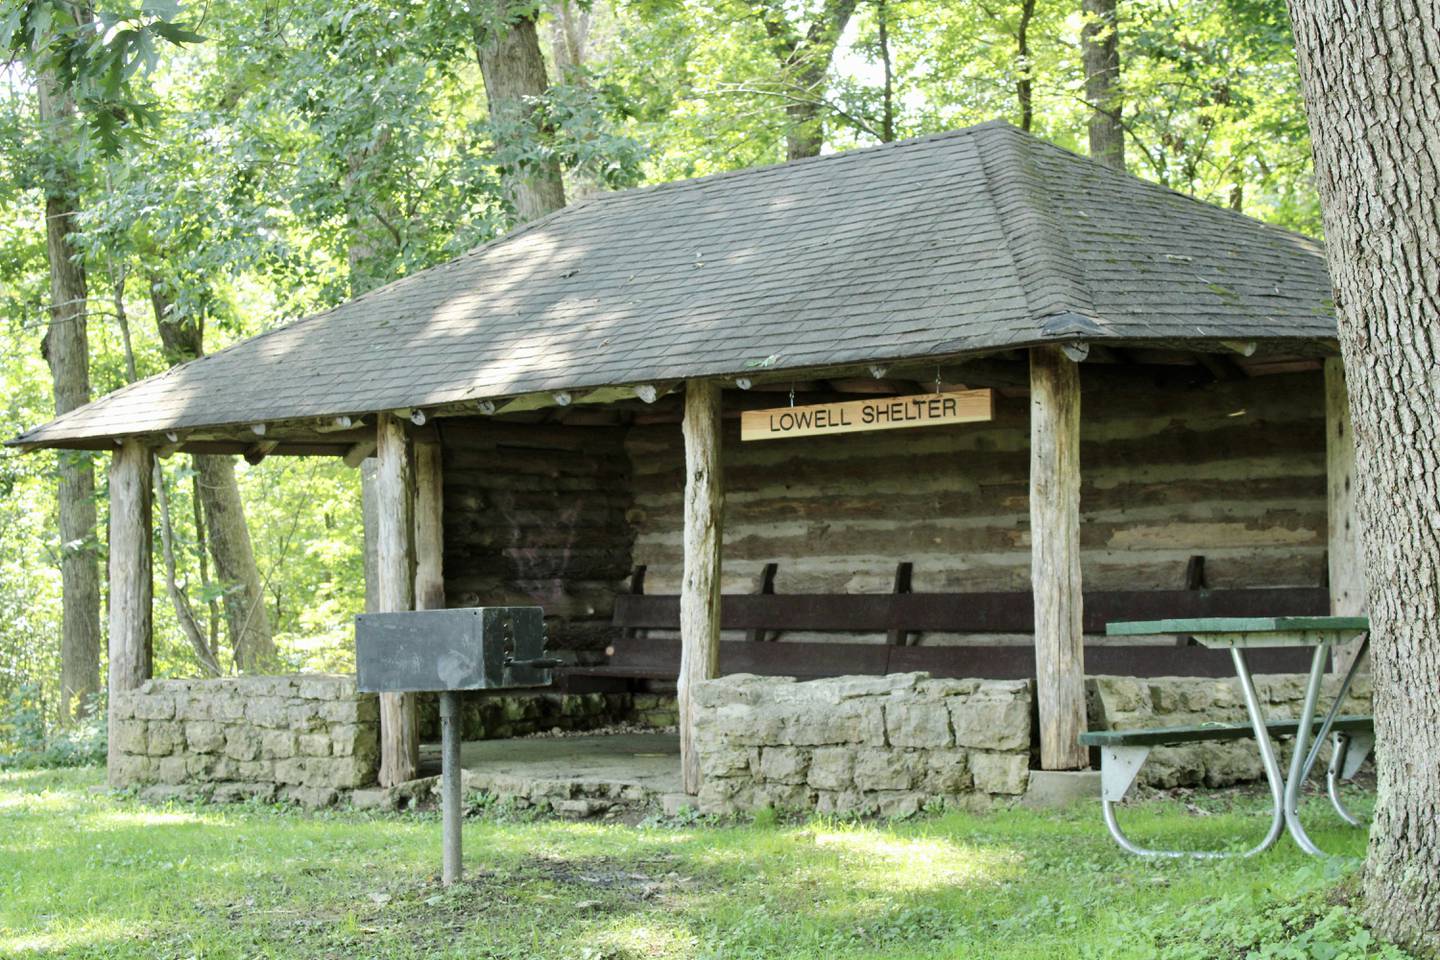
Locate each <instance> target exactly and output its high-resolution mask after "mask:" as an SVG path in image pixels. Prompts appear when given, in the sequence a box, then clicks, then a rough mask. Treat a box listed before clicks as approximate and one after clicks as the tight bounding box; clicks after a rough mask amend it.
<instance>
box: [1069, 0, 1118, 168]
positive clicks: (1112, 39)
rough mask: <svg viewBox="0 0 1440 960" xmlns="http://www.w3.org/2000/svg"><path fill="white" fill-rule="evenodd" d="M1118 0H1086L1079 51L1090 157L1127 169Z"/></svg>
mask: <svg viewBox="0 0 1440 960" xmlns="http://www.w3.org/2000/svg"><path fill="white" fill-rule="evenodd" d="M1115 4H1116V0H1084V3H1083V10H1084V14H1085V26H1084V27H1083V28H1081V31H1080V54H1081V59H1082V60H1083V62H1084V65H1085V100H1086V101H1087V102H1088V103H1089V104H1090V156H1092V157H1094V158H1095V159H1096V160H1099V161H1100V162H1101V163H1104V164H1106V165H1108V166H1112V167H1114V168H1115V169H1117V170H1124V169H1125V128H1124V127H1122V126H1121V125H1120V114H1121V109H1122V107H1123V99H1122V98H1121V95H1120V33H1119V21H1118V20H1117V18H1116V17H1117V15H1116V10H1115Z"/></svg>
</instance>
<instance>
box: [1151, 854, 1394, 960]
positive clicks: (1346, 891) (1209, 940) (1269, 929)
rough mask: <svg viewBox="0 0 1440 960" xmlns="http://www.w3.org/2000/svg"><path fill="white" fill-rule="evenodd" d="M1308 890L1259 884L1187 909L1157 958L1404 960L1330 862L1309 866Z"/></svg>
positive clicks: (1350, 879)
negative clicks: (1379, 936)
mask: <svg viewBox="0 0 1440 960" xmlns="http://www.w3.org/2000/svg"><path fill="white" fill-rule="evenodd" d="M1303 872H1304V873H1305V875H1306V879H1307V881H1308V883H1307V887H1308V889H1306V890H1305V892H1304V893H1302V894H1301V895H1299V896H1298V897H1296V896H1286V895H1282V894H1278V893H1277V892H1276V891H1274V890H1273V889H1270V888H1268V887H1266V886H1260V887H1259V888H1258V889H1249V890H1244V891H1239V892H1233V893H1229V894H1227V895H1224V896H1221V897H1218V898H1216V899H1213V900H1206V901H1204V902H1201V903H1198V904H1194V905H1191V906H1189V907H1187V908H1186V909H1185V910H1184V911H1182V912H1181V913H1180V915H1179V916H1178V917H1177V918H1176V919H1175V922H1174V925H1173V927H1172V928H1171V929H1169V930H1166V931H1165V932H1164V934H1163V935H1162V936H1161V938H1160V940H1161V950H1160V952H1159V954H1158V955H1157V956H1158V957H1159V958H1160V960H1208V958H1211V957H1245V958H1247V960H1370V958H1376V960H1403V958H1404V957H1405V953H1404V951H1402V950H1400V949H1399V948H1398V947H1395V946H1393V945H1390V944H1385V943H1381V942H1379V941H1377V940H1376V939H1375V937H1374V936H1373V935H1372V934H1371V933H1370V931H1369V930H1367V929H1366V928H1365V926H1364V924H1363V923H1361V921H1360V917H1359V915H1358V914H1357V913H1356V912H1355V910H1354V909H1352V908H1351V903H1352V901H1353V900H1354V893H1355V887H1356V883H1355V879H1356V878H1355V877H1354V876H1353V875H1351V874H1350V873H1349V871H1348V870H1347V869H1344V868H1341V867H1339V866H1338V865H1337V864H1334V863H1330V864H1324V865H1319V866H1308V867H1307V868H1306V869H1305V870H1304V871H1303Z"/></svg>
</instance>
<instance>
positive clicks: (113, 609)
mask: <svg viewBox="0 0 1440 960" xmlns="http://www.w3.org/2000/svg"><path fill="white" fill-rule="evenodd" d="M150 460H151V457H150V450H149V448H147V447H146V446H145V445H144V444H141V443H139V442H138V441H135V440H126V441H125V442H124V443H123V444H122V445H121V446H120V449H118V450H116V451H115V459H114V460H113V461H112V462H111V464H110V543H109V547H110V677H109V687H110V704H111V710H110V720H109V723H110V749H109V756H108V761H109V767H110V769H111V770H112V771H113V770H114V769H115V761H116V759H117V756H118V751H117V749H116V746H115V743H116V738H115V719H114V718H115V711H114V703H115V697H116V694H118V693H122V692H123V691H126V690H134V689H135V688H136V687H138V686H140V685H141V684H142V683H144V682H145V681H146V680H149V679H150V675H151V673H152V671H153V668H154V660H153V653H152V650H151V624H152V620H151V607H150V602H151V597H152V580H151V570H150V538H151V516H150V495H151V486H150Z"/></svg>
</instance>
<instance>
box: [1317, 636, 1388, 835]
mask: <svg viewBox="0 0 1440 960" xmlns="http://www.w3.org/2000/svg"><path fill="white" fill-rule="evenodd" d="M1369 648H1370V634H1369V633H1368V632H1367V633H1366V634H1365V636H1364V638H1362V639H1361V641H1360V647H1359V649H1358V650H1356V651H1355V658H1354V659H1353V660H1351V661H1350V669H1349V670H1347V671H1345V679H1343V680H1341V681H1340V689H1339V691H1337V692H1336V694H1335V702H1334V703H1332V704H1331V705H1330V709H1329V711H1328V712H1326V714H1325V720H1324V722H1323V723H1321V724H1320V729H1319V730H1318V731H1316V733H1315V742H1314V745H1313V746H1311V748H1310V752H1309V753H1308V754H1306V756H1305V769H1304V771H1303V772H1302V773H1301V775H1300V778H1301V780H1302V781H1303V780H1308V779H1310V770H1311V769H1312V768H1313V767H1314V766H1315V761H1316V760H1318V759H1320V748H1321V747H1322V746H1324V744H1325V738H1326V737H1328V736H1329V735H1330V728H1331V727H1332V726H1333V725H1334V723H1335V718H1336V717H1337V716H1339V714H1340V708H1341V707H1343V706H1344V705H1345V698H1346V697H1347V696H1349V695H1350V685H1351V684H1352V683H1354V682H1355V675H1356V674H1357V673H1359V672H1360V662H1361V661H1362V660H1364V659H1365V651H1366V650H1368V649H1369ZM1351 739H1352V738H1351V737H1350V736H1349V735H1348V734H1343V733H1342V734H1339V735H1337V737H1336V739H1335V749H1334V753H1332V754H1331V757H1330V770H1329V773H1328V775H1327V776H1326V789H1327V791H1328V792H1329V794H1330V803H1331V805H1332V806H1334V807H1335V812H1336V813H1338V814H1340V818H1341V819H1342V820H1344V821H1345V822H1346V823H1348V824H1350V825H1351V826H1352V827H1358V826H1361V825H1362V824H1361V822H1360V820H1359V819H1357V818H1356V817H1355V816H1354V815H1353V814H1352V813H1350V811H1349V810H1347V809H1345V804H1343V803H1342V802H1341V801H1340V790H1339V782H1338V780H1339V778H1340V777H1342V776H1343V775H1344V766H1345V754H1346V751H1347V749H1348V748H1349V746H1350V740H1351ZM1369 742H1373V741H1367V746H1366V750H1367V751H1368V749H1369V747H1368V743H1369ZM1363 759H1364V757H1363V755H1362V756H1361V760H1363ZM1357 765H1358V764H1357Z"/></svg>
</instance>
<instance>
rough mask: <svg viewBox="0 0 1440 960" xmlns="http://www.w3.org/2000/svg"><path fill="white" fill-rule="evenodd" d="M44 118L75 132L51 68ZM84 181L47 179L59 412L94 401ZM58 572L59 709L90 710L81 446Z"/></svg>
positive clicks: (72, 456) (89, 501)
mask: <svg viewBox="0 0 1440 960" xmlns="http://www.w3.org/2000/svg"><path fill="white" fill-rule="evenodd" d="M39 94H40V122H41V125H42V126H44V127H45V128H46V130H47V135H48V136H49V137H50V139H51V142H52V143H54V144H57V145H58V149H61V150H68V149H69V147H68V146H67V145H69V144H70V143H71V141H72V140H73V138H74V136H75V127H76V123H77V120H76V117H75V108H74V104H73V103H72V102H71V101H70V99H69V98H68V97H67V96H65V95H63V94H62V93H60V92H59V90H58V88H57V87H56V85H55V83H54V80H53V78H52V77H50V76H48V75H47V76H41V77H40V79H39ZM78 193H79V185H78V184H77V183H76V182H75V178H74V176H73V175H72V174H71V173H70V172H69V168H68V167H67V165H66V162H65V160H64V159H62V160H61V162H59V163H57V164H55V165H54V172H53V173H52V175H51V176H50V177H49V178H48V179H47V181H46V183H45V247H46V254H47V255H48V257H49V260H50V325H49V329H48V330H47V331H46V333H45V339H44V341H43V343H42V346H41V349H42V351H43V352H44V354H45V359H46V361H47V362H48V363H49V364H50V375H51V378H52V380H53V383H54V395H55V413H56V415H57V416H58V415H59V414H62V413H66V412H67V411H70V410H73V409H75V408H76V407H78V406H81V405H83V404H86V403H89V402H90V341H89V336H88V332H87V330H86V323H87V314H86V309H85V301H86V297H87V289H86V284H85V268H84V266H83V265H82V264H81V262H80V259H79V253H78V251H76V250H75V249H74V247H73V246H72V245H71V243H70V235H71V234H72V233H73V232H74V231H75V228H76V222H75V220H76V216H77V215H78V213H79V204H78ZM58 461H59V463H58V473H59V479H60V484H59V506H60V511H59V512H60V577H61V582H62V586H63V591H64V597H63V604H64V608H63V623H62V627H61V638H60V716H61V718H62V720H64V719H69V718H70V717H71V716H83V715H86V714H88V713H89V712H90V710H91V707H92V703H93V701H94V698H95V695H96V694H97V693H98V692H99V690H100V564H99V560H98V559H97V557H98V554H97V551H96V543H95V468H94V465H93V463H92V461H91V455H90V454H88V453H85V452H83V451H61V452H60V453H59V455H58Z"/></svg>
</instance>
